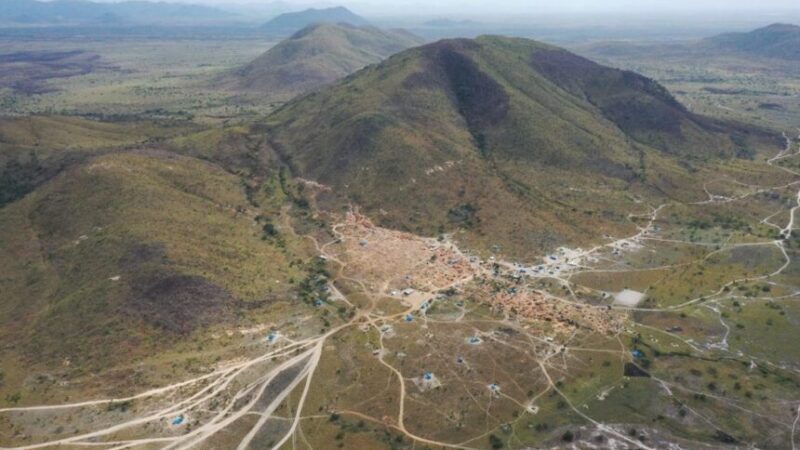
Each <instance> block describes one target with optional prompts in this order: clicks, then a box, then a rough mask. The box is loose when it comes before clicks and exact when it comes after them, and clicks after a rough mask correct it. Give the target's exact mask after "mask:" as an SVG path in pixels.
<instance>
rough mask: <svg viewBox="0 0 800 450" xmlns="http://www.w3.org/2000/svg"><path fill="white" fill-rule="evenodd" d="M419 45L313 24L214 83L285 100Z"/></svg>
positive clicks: (406, 38) (399, 36)
mask: <svg viewBox="0 0 800 450" xmlns="http://www.w3.org/2000/svg"><path fill="white" fill-rule="evenodd" d="M422 43H423V40H422V39H421V38H419V37H417V36H414V35H413V34H411V33H408V32H405V31H402V30H388V31H384V30H380V29H378V28H375V27H368V26H363V27H357V26H353V25H348V24H345V23H340V24H332V23H324V24H314V25H309V26H307V27H306V28H304V29H302V30H300V31H298V32H297V33H295V34H294V35H293V36H292V37H290V38H289V39H287V40H285V41H283V42H281V43H279V44H278V45H276V46H275V47H272V48H271V49H270V50H268V51H267V52H266V53H264V54H263V55H261V56H260V57H258V58H257V59H256V60H254V61H253V62H251V63H250V64H248V65H246V66H245V67H242V68H241V69H238V70H235V71H233V72H232V73H229V74H226V75H225V76H223V77H222V78H221V79H220V80H219V83H220V84H221V85H223V86H227V87H228V88H232V89H234V90H242V91H247V92H259V93H263V94H264V95H266V96H268V97H269V98H270V99H274V100H288V99H290V98H291V97H293V96H295V95H298V94H302V93H305V92H308V91H310V90H313V89H316V88H318V87H320V86H323V85H326V84H329V83H332V82H334V81H336V80H338V79H340V78H342V77H344V76H347V75H349V74H351V73H353V72H355V71H357V70H358V69H361V68H363V67H364V66H367V65H369V64H374V63H377V62H379V61H381V60H383V59H384V58H386V57H388V56H390V55H392V54H395V53H397V52H399V51H401V50H405V49H407V48H409V47H413V46H416V45H421V44H422Z"/></svg>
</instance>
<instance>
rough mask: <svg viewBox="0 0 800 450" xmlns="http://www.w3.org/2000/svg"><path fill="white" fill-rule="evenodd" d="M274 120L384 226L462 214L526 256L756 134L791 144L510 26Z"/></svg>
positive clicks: (668, 185) (467, 238)
mask: <svg viewBox="0 0 800 450" xmlns="http://www.w3.org/2000/svg"><path fill="white" fill-rule="evenodd" d="M604 92H613V95H607V94H604ZM587 98H589V99H592V100H591V101H589V100H587ZM598 114H601V115H602V116H604V118H603V119H600V118H599V117H598ZM628 118H637V119H628ZM267 124H268V127H269V130H270V133H271V134H272V137H271V139H272V142H273V144H274V147H275V149H276V150H277V151H278V152H279V153H280V154H281V155H282V157H283V158H284V159H285V160H286V161H287V162H288V164H289V165H290V167H292V169H293V170H294V171H295V173H296V174H298V175H300V176H304V177H309V178H313V179H315V180H319V181H320V182H322V183H324V184H327V185H330V186H333V187H334V188H335V189H336V190H337V191H340V192H346V193H347V195H348V196H349V198H350V200H352V201H354V202H356V203H358V204H359V205H361V206H362V207H363V208H365V209H366V210H367V211H370V212H377V211H381V214H379V215H376V217H378V218H379V219H380V220H381V223H382V224H384V225H387V226H390V227H394V228H400V229H405V230H409V231H413V232H415V233H421V234H426V235H434V234H438V233H440V232H441V231H442V230H448V231H453V230H455V229H458V228H463V229H464V231H465V232H464V233H463V234H459V236H458V239H459V240H460V241H462V242H465V243H467V244H468V245H471V246H473V247H477V248H481V249H488V248H490V247H492V246H494V245H497V244H499V245H500V246H501V247H502V248H503V251H504V252H514V253H515V254H525V253H527V252H528V251H530V250H538V251H541V250H544V249H546V248H553V247H556V246H558V245H560V244H563V243H565V242H573V243H579V244H583V243H584V242H587V241H589V240H591V239H594V238H597V237H599V236H600V235H601V234H603V233H609V234H617V233H619V232H620V230H623V232H624V230H627V229H628V226H629V225H630V223H629V222H628V221H627V218H626V213H624V212H623V211H630V210H631V209H634V208H635V207H636V206H635V202H634V201H633V200H634V197H633V196H632V195H634V196H636V195H638V196H642V197H645V198H648V199H651V201H652V202H653V203H656V202H658V201H659V198H661V199H663V198H664V197H662V195H667V196H671V197H678V198H691V197H692V196H693V195H694V196H697V195H701V194H700V192H702V191H701V189H702V186H701V185H699V184H698V177H697V175H696V174H695V173H694V172H696V171H698V170H702V171H705V170H710V167H708V166H710V165H712V164H717V163H718V161H719V160H720V158H722V159H729V158H733V157H735V155H736V154H737V148H738V147H739V146H741V145H742V142H747V144H748V145H752V146H754V147H755V148H760V149H764V148H767V149H772V148H775V149H777V147H773V145H774V144H777V142H778V141H777V139H775V137H774V136H768V135H766V134H762V133H761V132H760V131H757V130H748V129H747V128H746V127H741V126H736V127H731V126H728V125H725V124H718V123H715V122H714V121H712V120H710V119H706V118H702V117H699V116H696V115H694V114H692V113H690V112H688V111H686V110H685V109H684V108H683V107H682V106H681V105H679V104H678V103H677V102H676V101H675V100H674V99H673V98H672V97H671V96H670V95H669V94H668V93H667V92H666V91H665V90H664V89H663V88H662V87H660V86H659V85H657V84H656V83H654V82H652V81H651V80H648V79H646V78H644V77H641V76H639V75H635V74H632V73H630V72H623V71H619V70H615V69H610V68H605V67H602V66H599V65H597V64H594V63H591V62H589V61H588V60H584V59H582V58H579V57H577V56H574V55H571V54H569V53H567V52H565V51H563V50H559V49H556V48H554V47H550V46H547V45H544V44H539V43H536V42H533V41H528V40H522V39H506V38H498V37H482V38H479V39H477V40H475V41H468V40H453V41H442V42H439V43H436V44H431V45H428V46H424V47H420V48H416V49H412V50H408V51H406V52H403V53H400V54H398V55H395V56H393V57H391V58H390V59H389V60H387V61H385V62H384V63H381V64H379V65H377V66H373V67H370V68H367V69H365V70H363V71H361V72H359V73H358V74H356V75H354V76H351V77H349V78H347V79H346V80H344V81H343V82H341V83H339V84H338V85H336V86H334V87H333V88H331V89H328V90H325V91H323V92H320V93H316V94H312V95H309V96H306V97H304V98H302V99H299V100H297V101H294V102H292V103H290V104H288V105H287V106H285V107H283V108H281V109H280V110H278V111H276V112H275V113H274V114H273V115H271V116H270V117H269V118H268V119H267ZM614 124H616V126H615V125H614ZM726 127H727V128H726ZM745 135H747V136H748V137H747V138H745V137H744V136H745ZM731 136H738V137H737V138H736V139H732V138H731ZM710 149H714V150H713V151H711V150H710ZM687 161H690V162H691V164H695V165H697V166H699V167H700V169H693V170H689V169H687V168H686V167H687V165H688V164H689V163H688V162H687ZM624 192H629V193H631V194H632V195H628V196H625V195H622V194H623V193H624ZM659 193H661V194H659ZM519 229H526V230H533V231H531V232H530V233H518V232H516V231H515V230H519Z"/></svg>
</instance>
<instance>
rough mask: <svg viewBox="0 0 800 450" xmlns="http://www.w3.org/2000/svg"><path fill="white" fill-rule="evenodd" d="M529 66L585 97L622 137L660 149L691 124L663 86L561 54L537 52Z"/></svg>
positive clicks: (577, 94) (572, 55)
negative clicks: (627, 136) (618, 130)
mask: <svg viewBox="0 0 800 450" xmlns="http://www.w3.org/2000/svg"><path fill="white" fill-rule="evenodd" d="M531 65H532V67H533V68H534V69H535V70H536V71H537V72H538V73H540V74H542V75H543V76H544V77H545V78H547V79H548V80H549V81H551V82H552V83H554V84H556V85H557V86H559V87H561V88H562V89H564V90H566V91H568V92H570V93H572V94H573V95H576V96H579V97H583V98H585V99H586V100H587V101H589V102H590V103H591V104H593V105H594V106H596V107H597V108H598V109H600V111H601V112H602V113H603V115H604V116H605V117H606V118H608V119H609V120H611V121H612V122H614V123H615V124H616V125H617V126H618V127H619V128H620V129H621V130H622V131H624V132H625V133H627V134H631V135H634V136H635V137H637V138H639V139H641V140H643V141H645V142H647V143H648V144H650V145H653V146H655V147H658V148H661V149H664V150H666V149H667V141H668V140H675V139H678V140H681V139H683V133H682V130H681V125H682V123H683V122H684V121H686V120H694V119H695V116H694V115H693V114H691V113H690V112H688V111H687V110H686V109H685V108H684V107H683V105H681V104H680V103H679V102H678V101H677V100H676V99H675V98H674V97H673V96H672V95H671V94H670V93H669V92H668V91H667V90H666V89H665V88H664V87H663V86H661V85H660V84H658V83H657V82H656V81H654V80H652V79H650V78H647V77H644V76H642V75H639V74H637V73H634V72H630V71H625V70H619V69H613V68H610V67H605V66H601V65H600V64H597V63H595V62H592V61H590V60H588V59H586V58H583V57H580V56H578V55H575V54H572V53H570V52H568V51H565V50H538V51H536V52H535V53H534V54H533V57H532V61H531ZM698 125H701V126H704V125H705V123H703V122H700V123H698Z"/></svg>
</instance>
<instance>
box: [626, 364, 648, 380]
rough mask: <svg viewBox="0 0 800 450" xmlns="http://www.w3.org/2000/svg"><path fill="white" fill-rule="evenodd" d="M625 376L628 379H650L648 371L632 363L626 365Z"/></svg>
mask: <svg viewBox="0 0 800 450" xmlns="http://www.w3.org/2000/svg"><path fill="white" fill-rule="evenodd" d="M623 375H625V376H626V377H639V378H650V374H649V373H647V371H646V370H644V369H642V368H641V367H639V366H637V365H636V364H634V363H631V362H628V363H625V368H624V370H623Z"/></svg>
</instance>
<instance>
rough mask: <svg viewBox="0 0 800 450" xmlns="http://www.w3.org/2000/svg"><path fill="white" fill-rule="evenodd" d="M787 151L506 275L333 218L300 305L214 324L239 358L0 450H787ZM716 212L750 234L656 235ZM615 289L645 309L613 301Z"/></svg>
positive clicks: (78, 412)
mask: <svg viewBox="0 0 800 450" xmlns="http://www.w3.org/2000/svg"><path fill="white" fill-rule="evenodd" d="M786 141H787V143H786V147H785V149H784V150H783V151H781V152H780V153H778V154H777V155H773V156H769V155H765V156H763V157H762V158H760V161H759V162H758V164H759V165H763V166H765V167H766V168H769V169H771V170H774V171H776V172H784V173H787V174H789V175H791V178H790V179H789V182H788V183H785V184H780V185H774V186H765V185H761V184H757V185H754V184H750V183H748V182H746V181H744V182H738V181H737V180H735V179H733V178H730V177H723V178H721V179H719V180H711V182H710V183H709V184H707V186H706V190H707V193H708V196H709V198H708V199H700V200H698V201H697V202H694V204H691V203H690V204H682V203H679V204H675V203H665V204H661V205H645V204H642V205H641V207H640V208H639V209H638V210H636V211H631V213H630V214H629V220H630V221H631V222H632V223H633V224H634V225H635V227H636V228H638V232H637V233H635V234H633V235H630V236H627V237H626V236H619V237H617V238H614V237H609V238H608V242H605V243H601V244H600V245H597V246H594V247H592V248H590V249H587V250H580V249H574V250H569V249H563V250H562V251H560V252H557V253H556V254H553V255H539V256H536V257H532V258H531V259H529V260H525V261H524V262H512V261H506V260H502V259H500V258H496V257H494V256H492V257H490V258H487V259H482V258H480V257H479V256H477V255H470V254H469V253H465V252H463V251H462V250H461V249H459V247H458V246H457V244H455V243H454V242H453V241H452V236H448V235H445V236H442V237H440V238H438V239H437V238H421V237H417V236H414V235H411V234H407V233H401V232H395V231H390V230H387V229H383V228H380V227H377V226H375V225H373V224H372V223H371V222H370V221H369V219H367V218H365V217H363V216H361V215H359V214H358V213H357V212H355V211H353V212H349V213H347V214H346V215H344V216H337V217H331V222H332V223H334V225H332V226H331V229H330V230H331V231H330V234H323V235H319V233H312V234H310V235H307V236H306V239H308V240H309V241H310V242H311V243H313V246H314V248H315V249H316V251H317V252H318V256H317V259H318V261H320V264H321V265H322V266H324V267H325V269H324V271H325V272H326V273H328V274H327V275H324V274H321V275H318V278H315V280H319V282H318V283H317V284H315V285H314V286H315V291H314V293H313V294H312V295H311V297H310V298H313V300H310V301H308V302H307V303H306V304H300V305H296V306H295V307H293V308H296V312H295V313H294V314H291V315H289V316H288V317H290V319H288V320H282V321H278V322H277V323H272V324H263V325H262V326H258V327H256V328H255V329H254V332H252V333H250V332H247V331H246V330H239V331H237V330H235V329H234V330H230V331H229V332H228V336H230V338H229V339H228V343H227V344H226V345H225V346H224V347H223V349H222V354H226V353H230V354H235V355H236V357H233V358H231V359H227V358H221V359H218V360H216V362H215V363H213V364H210V365H207V366H205V367H204V369H203V370H202V375H198V376H196V377H193V378H187V379H185V380H180V381H179V382H177V384H170V385H166V386H162V387H157V388H153V389H150V390H146V391H143V392H140V393H135V394H133V395H130V396H127V397H114V398H106V399H102V398H99V399H86V400H85V401H84V400H81V401H78V402H67V403H57V404H53V405H52V406H48V405H46V404H45V405H28V406H15V407H4V408H0V425H2V428H3V430H2V435H3V436H6V438H4V440H3V447H4V448H15V449H34V448H52V447H54V446H57V445H67V444H68V445H70V446H71V447H76V448H81V447H85V448H109V449H110V448H120V449H121V448H133V447H136V448H151V447H152V448H188V447H192V448H242V449H245V448H275V449H279V448H293V447H298V446H299V447H308V448H326V446H327V444H325V442H336V443H338V444H337V445H338V446H341V447H343V448H352V447H354V446H358V448H384V446H387V445H391V446H392V447H394V448H406V447H407V446H422V447H426V446H427V447H429V448H465V449H470V448H486V447H487V445H493V443H497V442H502V443H504V445H508V446H509V447H518V446H524V445H537V446H544V447H553V446H557V445H559V444H558V442H572V441H573V440H574V441H576V442H584V443H585V444H586V445H589V444H590V443H601V444H603V445H606V446H611V445H623V446H624V445H635V446H638V447H639V448H662V447H664V446H665V445H666V443H667V442H679V443H680V444H679V445H680V446H681V448H704V445H705V444H703V442H708V443H711V444H712V445H713V443H714V442H716V443H732V442H738V443H752V444H753V445H756V446H759V447H762V446H765V447H772V446H775V447H779V446H783V444H786V445H789V444H790V443H791V442H793V441H794V440H795V439H796V436H795V432H796V426H795V425H794V424H795V423H796V420H795V419H796V414H794V413H793V412H795V411H797V406H798V401H799V399H797V398H793V396H792V394H791V393H792V392H793V391H795V390H796V389H797V383H800V372H798V370H800V369H798V368H797V367H796V364H795V363H794V361H796V360H797V359H796V358H797V357H798V356H800V355H797V354H796V353H795V352H796V349H793V348H791V347H787V348H785V352H786V353H783V354H781V353H778V352H776V350H777V349H778V348H781V347H780V345H779V344H778V343H779V341H780V340H781V339H782V338H781V336H782V335H783V333H785V332H787V330H788V329H787V327H789V328H791V327H793V326H794V325H792V324H791V321H792V320H794V319H793V318H796V314H797V312H798V311H797V310H796V308H795V304H796V299H797V296H798V295H799V294H800V286H799V285H798V284H797V279H798V278H797V270H798V266H797V263H798V262H797V256H798V255H797V253H798V241H797V234H796V233H795V232H794V230H795V229H796V227H795V215H796V213H797V210H798V208H800V204H797V203H796V200H797V195H798V192H800V190H799V189H798V186H799V185H800V172H798V171H797V170H796V169H794V168H793V167H795V165H796V164H797V162H798V159H800V136H798V137H797V138H795V137H788V136H787V139H786ZM717 183H719V184H720V186H721V187H720V188H719V189H720V190H719V191H716V190H714V187H713V186H715V185H716V184H717ZM317 189H319V193H324V191H325V189H324V186H323V187H317ZM733 193H735V194H736V195H730V194H733ZM767 194H777V196H778V198H780V199H783V200H782V201H780V202H778V203H777V204H776V203H775V201H774V200H773V199H772V198H771V197H770V196H769V195H767ZM793 201H795V202H794V204H793ZM731 204H735V205H736V207H737V208H738V209H739V210H745V211H754V212H755V211H768V212H769V215H768V216H764V217H760V218H759V217H758V216H756V217H754V218H753V219H752V220H751V221H750V223H748V224H747V225H748V226H749V227H751V228H752V229H753V232H750V233H747V232H742V231H737V230H730V229H726V228H724V227H718V226H711V227H709V228H701V229H700V230H698V229H697V228H694V227H693V226H691V225H689V226H686V225H682V224H679V223H675V222H674V221H673V220H674V219H671V218H674V213H673V211H674V210H676V209H677V210H680V209H684V208H686V209H689V210H691V209H694V208H697V207H700V206H701V205H702V208H703V209H704V210H705V212H706V213H709V212H710V213H711V214H714V213H715V211H717V210H719V211H724V210H725V209H726V208H728V207H730V205H731ZM759 227H766V228H768V229H770V232H769V233H766V234H765V235H764V234H761V233H759V232H758V231H756V230H757V229H758V228H759ZM745 255H746V256H745ZM698 272H702V274H701V276H699V277H698V275H697V273H698ZM320 273H322V272H320ZM598 274H603V277H602V278H598V277H597V275H598ZM692 277H694V278H692ZM687 279H694V280H695V281H694V282H693V283H691V285H690V286H682V285H683V284H685V280H687ZM700 280H703V281H700ZM687 287H688V288H690V290H689V291H686V290H685V289H686V288H687ZM623 289H634V290H637V291H640V292H642V293H644V295H643V296H644V300H643V302H642V303H641V304H638V305H633V304H620V302H615V301H614V299H613V294H614V293H617V292H621V291H622V290H623ZM684 294H685V295H684ZM500 299H502V301H500ZM745 318H748V319H749V320H747V322H742V321H744V320H746V319H745ZM742 323H746V324H747V329H745V328H744V326H742ZM313 324H318V325H317V326H314V325H313ZM317 327H321V329H320V330H318V331H317ZM751 327H752V328H755V330H751ZM790 333H792V332H790ZM787 343H788V342H787ZM776 346H777V347H776ZM214 353H217V352H216V351H215V352H214ZM343 354H344V355H347V357H345V358H342V355H343ZM754 375H755V377H754ZM176 381H178V380H176ZM751 383H752V384H751ZM755 383H757V384H755ZM355 386H358V389H354V387H355ZM612 404H613V405H615V407H614V408H612V409H609V408H608V407H609V406H611V405H612ZM634 404H635V405H638V406H637V408H638V410H639V411H646V412H647V415H645V416H641V415H640V414H633V415H632V414H631V412H626V409H625V405H634ZM619 408H621V409H619ZM730 409H734V410H738V411H741V412H743V413H745V414H743V415H736V416H725V415H720V412H721V411H723V410H730ZM45 423H46V424H47V425H46V426H47V429H48V430H49V431H48V433H47V434H48V435H49V436H50V438H47V439H42V437H41V433H39V432H36V431H34V430H36V429H38V428H39V427H40V426H43V424H45ZM767 424H768V425H767ZM763 426H769V427H770V428H772V429H773V431H774V432H773V433H771V434H770V436H769V437H767V436H764V435H761V434H760V433H759V432H758V431H757V430H758V429H759V427H763ZM334 435H335V436H334ZM554 436H555V437H554ZM581 445H583V444H581ZM409 448H410V447H409Z"/></svg>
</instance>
